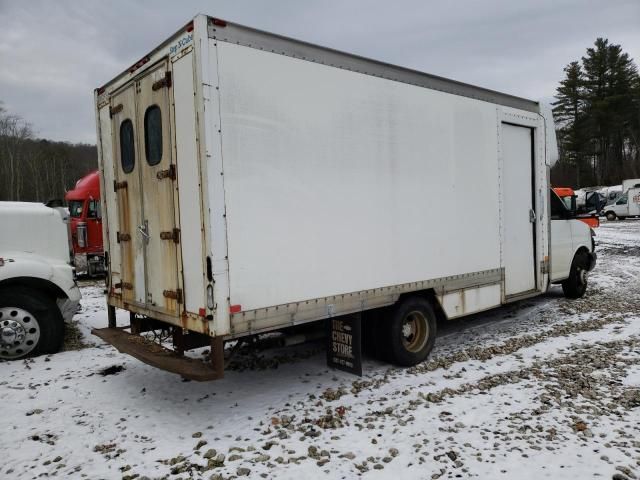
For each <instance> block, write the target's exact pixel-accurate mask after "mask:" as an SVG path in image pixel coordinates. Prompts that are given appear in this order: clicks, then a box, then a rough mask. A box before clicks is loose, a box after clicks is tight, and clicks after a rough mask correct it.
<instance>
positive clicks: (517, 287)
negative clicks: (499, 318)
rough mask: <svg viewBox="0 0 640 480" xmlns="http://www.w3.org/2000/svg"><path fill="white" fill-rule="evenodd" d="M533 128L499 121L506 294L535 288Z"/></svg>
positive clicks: (507, 295)
mask: <svg viewBox="0 0 640 480" xmlns="http://www.w3.org/2000/svg"><path fill="white" fill-rule="evenodd" d="M533 192H534V182H533V129H532V128H529V127H524V126H518V125H512V124H509V123H502V195H503V202H502V203H503V222H504V239H503V241H504V244H503V248H502V256H503V264H504V269H505V295H506V297H507V298H508V297H509V296H513V295H518V294H524V293H526V292H530V291H533V290H535V287H536V272H535V228H534V227H535V221H536V212H535V211H534V196H533Z"/></svg>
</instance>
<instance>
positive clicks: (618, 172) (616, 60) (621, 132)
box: [582, 38, 638, 184]
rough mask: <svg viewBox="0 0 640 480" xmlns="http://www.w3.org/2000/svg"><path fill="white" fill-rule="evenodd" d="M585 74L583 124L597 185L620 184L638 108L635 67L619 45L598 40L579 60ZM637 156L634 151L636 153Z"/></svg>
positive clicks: (627, 159) (627, 161) (636, 72)
mask: <svg viewBox="0 0 640 480" xmlns="http://www.w3.org/2000/svg"><path fill="white" fill-rule="evenodd" d="M582 64H583V70H584V75H585V90H584V99H585V118H586V119H587V120H588V121H587V122H586V124H585V128H586V132H587V134H588V135H589V137H590V139H591V141H590V144H591V147H592V148H591V154H592V156H593V159H594V165H596V167H597V168H596V170H595V173H596V183H605V184H611V183H614V182H617V181H619V180H620V179H621V178H622V177H623V176H624V173H625V170H626V169H625V164H627V163H629V160H630V159H629V158H627V157H628V156H629V154H632V152H630V151H629V148H628V147H629V145H628V141H629V137H630V134H631V130H630V129H631V128H632V123H633V120H634V117H635V116H637V113H638V112H637V105H636V104H635V102H634V98H633V97H634V85H635V83H636V82H637V77H638V71H637V67H636V66H635V65H634V64H633V61H632V60H631V58H630V57H629V55H628V54H627V53H623V52H622V48H621V46H620V45H614V44H609V41H608V40H607V39H602V38H598V39H597V40H596V41H595V44H594V47H593V48H588V49H587V54H586V55H585V56H584V57H582ZM636 153H637V152H636Z"/></svg>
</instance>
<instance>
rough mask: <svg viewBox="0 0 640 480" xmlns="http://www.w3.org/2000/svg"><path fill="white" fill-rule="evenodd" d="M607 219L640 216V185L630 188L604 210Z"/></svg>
mask: <svg viewBox="0 0 640 480" xmlns="http://www.w3.org/2000/svg"><path fill="white" fill-rule="evenodd" d="M604 214H605V216H606V217H607V220H615V219H619V220H624V219H625V218H627V217H637V216H640V186H638V187H634V188H629V189H628V190H627V191H626V192H625V193H623V194H622V196H621V197H620V198H618V200H616V201H615V203H613V204H612V205H607V207H606V208H605V212H604Z"/></svg>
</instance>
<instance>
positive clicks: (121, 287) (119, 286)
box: [113, 282, 133, 290]
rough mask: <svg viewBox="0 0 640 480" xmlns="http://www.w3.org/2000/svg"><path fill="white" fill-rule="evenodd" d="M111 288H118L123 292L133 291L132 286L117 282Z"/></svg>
mask: <svg viewBox="0 0 640 480" xmlns="http://www.w3.org/2000/svg"><path fill="white" fill-rule="evenodd" d="M113 288H119V289H121V290H122V289H124V290H133V285H131V284H130V283H127V282H118V283H115V284H114V285H113Z"/></svg>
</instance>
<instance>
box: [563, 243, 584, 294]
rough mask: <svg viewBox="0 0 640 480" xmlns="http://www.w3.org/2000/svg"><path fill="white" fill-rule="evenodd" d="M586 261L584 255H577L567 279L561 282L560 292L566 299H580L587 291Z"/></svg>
mask: <svg viewBox="0 0 640 480" xmlns="http://www.w3.org/2000/svg"><path fill="white" fill-rule="evenodd" d="M587 264H588V260H587V256H586V255H585V254H584V253H577V254H576V256H575V257H574V258H573V262H572V263H571V270H570V271H569V278H567V279H566V280H565V281H564V282H562V291H563V292H564V296H565V297H567V298H581V297H583V296H584V294H585V292H586V291H587V277H588V275H589V270H588V268H587Z"/></svg>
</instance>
